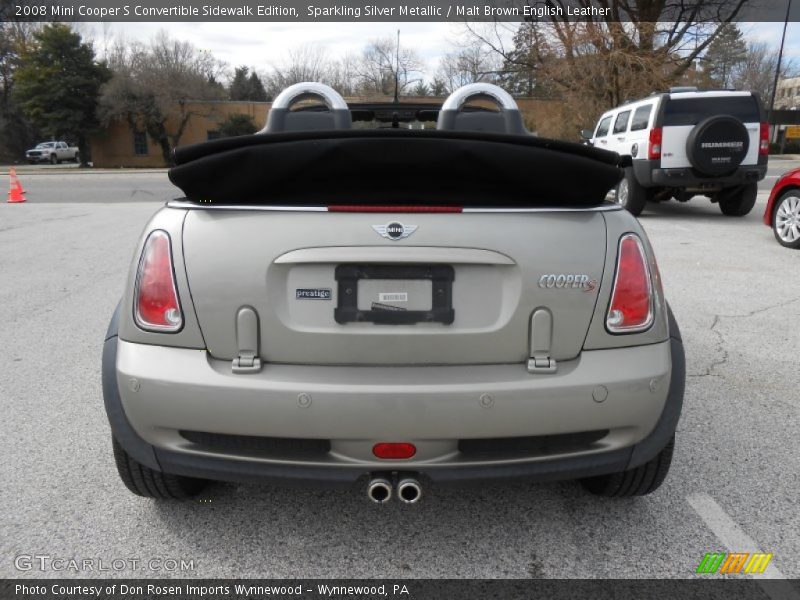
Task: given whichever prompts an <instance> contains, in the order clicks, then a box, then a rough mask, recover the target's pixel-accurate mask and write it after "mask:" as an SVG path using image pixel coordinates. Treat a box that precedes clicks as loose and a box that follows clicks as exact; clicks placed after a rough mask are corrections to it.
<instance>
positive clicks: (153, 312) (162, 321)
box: [134, 230, 183, 332]
mask: <svg viewBox="0 0 800 600" xmlns="http://www.w3.org/2000/svg"><path fill="white" fill-rule="evenodd" d="M134 317H135V318H136V324H137V325H138V326H139V327H141V328H142V329H149V330H151V331H163V332H174V331H178V330H179V329H180V328H181V326H182V325H183V314H182V313H181V305H180V302H179V301H178V290H177V288H176V286H175V273H174V270H173V268H172V247H171V244H170V239H169V235H168V234H167V232H166V231H161V230H156V231H153V232H152V233H151V234H150V235H149V236H148V238H147V241H146V242H145V243H144V248H143V249H142V258H141V260H140V261H139V270H138V272H137V274H136V292H135V295H134Z"/></svg>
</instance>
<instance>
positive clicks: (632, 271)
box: [606, 233, 653, 333]
mask: <svg viewBox="0 0 800 600" xmlns="http://www.w3.org/2000/svg"><path fill="white" fill-rule="evenodd" d="M652 324H653V284H652V281H651V278H650V270H649V269H648V268H647V258H646V257H645V254H644V247H643V246H642V240H640V239H639V236H637V235H634V234H632V233H629V234H626V235H624V236H622V238H621V239H620V241H619V252H618V255H617V273H616V275H615V276H614V288H613V291H612V292H611V304H609V306H608V315H607V316H606V328H607V329H608V330H609V331H610V332H611V333H636V332H639V331H644V330H645V329H648V328H649V327H650V326H651V325H652Z"/></svg>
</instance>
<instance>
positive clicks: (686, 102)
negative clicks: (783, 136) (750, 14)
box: [581, 87, 769, 217]
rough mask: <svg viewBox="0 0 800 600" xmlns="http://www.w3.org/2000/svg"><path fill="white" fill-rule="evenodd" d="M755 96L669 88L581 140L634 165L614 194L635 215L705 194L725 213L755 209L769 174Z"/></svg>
mask: <svg viewBox="0 0 800 600" xmlns="http://www.w3.org/2000/svg"><path fill="white" fill-rule="evenodd" d="M765 121H766V120H765V118H764V111H763V109H762V106H761V102H760V100H759V98H758V96H757V95H756V94H755V93H753V92H745V91H731V90H722V91H698V90H697V88H686V87H684V88H672V89H671V90H670V91H669V92H668V93H659V94H653V95H651V96H648V97H647V98H644V99H642V100H636V101H634V102H630V103H628V104H624V105H622V106H619V107H617V108H615V109H613V110H609V111H608V112H606V113H604V114H603V115H602V116H601V117H600V119H599V121H598V123H597V125H596V127H595V129H594V131H583V132H581V135H582V136H583V137H584V138H586V139H588V140H589V141H590V143H591V144H592V145H594V146H596V147H598V148H602V149H604V150H611V151H614V152H617V153H618V154H620V156H629V157H630V159H631V164H630V166H628V167H627V168H626V170H625V177H624V178H623V179H622V180H621V181H620V183H619V185H618V186H617V188H616V197H617V202H619V203H620V204H621V205H622V206H624V207H625V208H626V209H628V210H629V211H630V212H631V213H633V214H634V215H638V214H639V213H641V212H642V209H644V206H645V203H646V202H648V201H650V202H660V201H663V200H668V199H670V198H675V199H676V200H679V201H680V202H686V201H688V200H690V199H691V198H693V197H694V196H695V195H699V194H702V195H706V196H708V197H709V198H711V201H712V202H717V203H718V204H719V207H720V210H721V211H722V213H723V214H725V215H729V216H736V217H740V216H743V215H746V214H747V213H749V212H750V210H752V208H753V205H754V204H755V201H756V194H757V191H758V189H757V182H758V181H759V180H761V179H763V178H764V176H765V175H766V172H767V158H768V155H769V127H768V125H767V123H766V122H765Z"/></svg>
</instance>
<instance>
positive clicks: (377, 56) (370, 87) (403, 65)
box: [357, 38, 422, 96]
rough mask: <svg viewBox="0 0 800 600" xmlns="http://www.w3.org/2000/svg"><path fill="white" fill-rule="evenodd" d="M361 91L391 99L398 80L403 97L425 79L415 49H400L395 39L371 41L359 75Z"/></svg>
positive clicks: (361, 63)
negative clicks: (411, 87)
mask: <svg viewBox="0 0 800 600" xmlns="http://www.w3.org/2000/svg"><path fill="white" fill-rule="evenodd" d="M357 78H358V87H359V91H360V92H361V93H362V94H365V95H378V96H391V95H393V94H394V89H395V80H396V81H397V89H398V91H399V93H400V94H404V93H405V91H406V89H407V88H409V87H410V86H413V85H414V84H416V83H417V82H418V81H420V80H421V79H422V60H421V59H420V58H419V56H418V55H417V53H416V51H414V50H413V49H412V48H402V47H401V48H400V52H399V55H398V53H397V42H396V41H395V40H394V39H393V38H383V39H377V40H372V41H370V43H369V44H368V45H367V46H366V47H365V48H364V51H363V53H362V56H361V61H360V64H359V67H358V72H357Z"/></svg>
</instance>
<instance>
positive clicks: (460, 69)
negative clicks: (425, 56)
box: [436, 40, 500, 92]
mask: <svg viewBox="0 0 800 600" xmlns="http://www.w3.org/2000/svg"><path fill="white" fill-rule="evenodd" d="M499 69H500V61H499V59H498V57H497V54H496V53H495V52H493V51H492V49H491V48H489V47H488V46H486V44H483V43H481V42H479V41H477V40H472V41H471V42H470V43H469V44H467V45H462V46H460V47H459V48H457V49H456V50H455V51H453V52H448V53H447V54H445V55H444V56H442V58H441V59H440V60H439V68H438V70H437V71H436V75H437V77H438V78H439V79H441V80H442V81H444V82H446V85H447V91H449V92H452V91H453V90H456V89H458V88H460V87H461V86H462V85H467V84H469V83H475V82H478V81H489V82H491V81H495V80H496V79H497V74H498V71H499Z"/></svg>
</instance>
